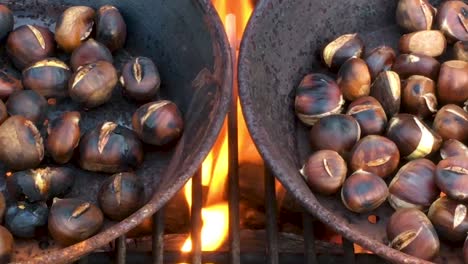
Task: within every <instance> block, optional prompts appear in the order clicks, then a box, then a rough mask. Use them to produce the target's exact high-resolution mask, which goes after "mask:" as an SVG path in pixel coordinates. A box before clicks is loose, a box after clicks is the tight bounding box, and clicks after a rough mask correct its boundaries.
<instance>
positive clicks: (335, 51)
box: [322, 33, 364, 72]
mask: <svg viewBox="0 0 468 264" xmlns="http://www.w3.org/2000/svg"><path fill="white" fill-rule="evenodd" d="M363 52H364V42H363V41H362V40H361V38H360V37H359V35H358V34H357V33H354V34H345V35H342V36H340V37H338V38H336V39H335V40H333V41H332V42H330V43H328V45H326V46H325V48H324V49H323V52H322V58H323V61H324V63H325V65H326V66H327V67H328V68H330V69H331V70H332V71H335V72H336V71H338V70H339V69H340V67H341V65H343V63H345V61H347V60H348V59H349V58H352V57H357V58H359V57H361V55H362V54H363Z"/></svg>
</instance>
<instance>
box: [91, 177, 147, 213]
mask: <svg viewBox="0 0 468 264" xmlns="http://www.w3.org/2000/svg"><path fill="white" fill-rule="evenodd" d="M144 193H145V189H144V187H143V184H142V182H141V181H140V180H139V179H138V177H137V176H136V175H135V174H134V173H128V172H124V173H117V174H115V175H113V176H112V177H109V178H107V179H106V180H105V181H104V182H103V183H102V185H101V188H100V189H99V194H98V201H99V206H100V208H101V209H102V212H103V213H104V215H106V216H107V217H109V218H110V219H112V220H115V221H121V220H123V219H125V218H126V217H128V216H129V215H131V214H132V213H134V212H135V211H136V210H138V209H139V208H140V207H141V206H142V205H143V204H142V203H143V202H144V201H143V197H144V195H143V194H144Z"/></svg>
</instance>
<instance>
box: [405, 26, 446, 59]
mask: <svg viewBox="0 0 468 264" xmlns="http://www.w3.org/2000/svg"><path fill="white" fill-rule="evenodd" d="M446 47H447V40H446V39H445V36H444V33H442V31H439V30H423V31H417V32H413V33H409V34H405V35H403V36H402V37H401V38H400V43H399V45H398V48H399V49H400V53H406V54H409V53H416V54H420V55H426V56H430V57H438V56H440V55H442V54H443V53H444V52H445V48H446Z"/></svg>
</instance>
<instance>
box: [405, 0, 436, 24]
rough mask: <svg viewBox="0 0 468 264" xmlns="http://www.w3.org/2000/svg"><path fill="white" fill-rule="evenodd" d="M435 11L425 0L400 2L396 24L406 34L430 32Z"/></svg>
mask: <svg viewBox="0 0 468 264" xmlns="http://www.w3.org/2000/svg"><path fill="white" fill-rule="evenodd" d="M435 14H436V9H435V8H434V7H433V6H432V5H431V4H430V3H429V2H428V1H427V0H400V1H398V5H397V9H396V22H397V23H398V25H399V26H400V27H402V28H403V29H404V30H405V31H407V32H414V31H420V30H430V29H431V28H432V24H433V22H434V17H435Z"/></svg>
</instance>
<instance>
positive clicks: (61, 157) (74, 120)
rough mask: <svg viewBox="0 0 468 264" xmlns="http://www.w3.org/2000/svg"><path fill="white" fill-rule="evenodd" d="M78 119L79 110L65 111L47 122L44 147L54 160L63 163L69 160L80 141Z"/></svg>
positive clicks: (79, 116) (79, 117)
mask: <svg viewBox="0 0 468 264" xmlns="http://www.w3.org/2000/svg"><path fill="white" fill-rule="evenodd" d="M80 120H81V115H80V113H79V112H65V113H63V114H62V115H61V116H59V117H58V118H56V119H54V120H52V121H51V122H49V124H48V127H47V135H48V136H47V141H46V149H47V152H48V153H49V154H50V155H51V156H52V158H53V159H54V161H55V162H57V163H59V164H65V163H67V162H68V161H70V160H71V158H72V156H73V152H74V150H75V148H76V147H77V146H78V143H79V142H80V136H81V130H80Z"/></svg>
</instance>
